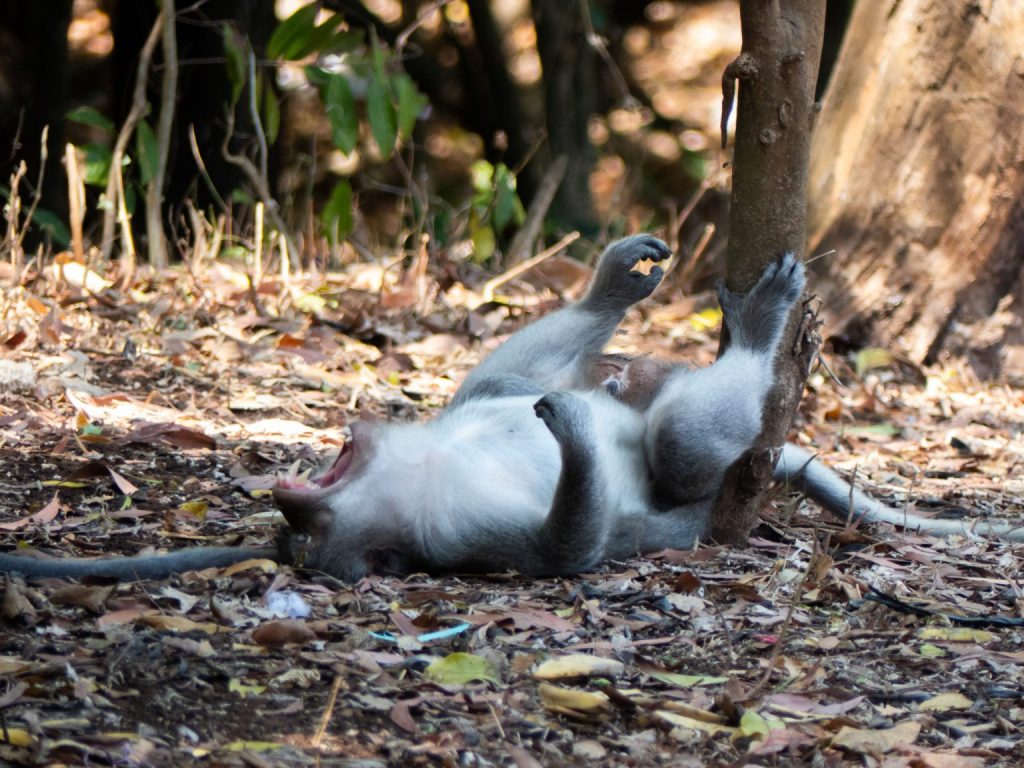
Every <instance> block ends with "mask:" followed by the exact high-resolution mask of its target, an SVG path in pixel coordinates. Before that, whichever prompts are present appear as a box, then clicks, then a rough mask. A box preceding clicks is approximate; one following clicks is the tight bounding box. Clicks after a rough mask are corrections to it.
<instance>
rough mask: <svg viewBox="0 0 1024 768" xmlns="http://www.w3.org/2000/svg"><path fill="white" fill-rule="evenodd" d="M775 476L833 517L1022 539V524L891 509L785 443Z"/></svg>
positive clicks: (935, 531) (938, 533)
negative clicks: (925, 516) (922, 514)
mask: <svg viewBox="0 0 1024 768" xmlns="http://www.w3.org/2000/svg"><path fill="white" fill-rule="evenodd" d="M774 478H775V480H776V481H778V482H784V483H786V484H788V485H789V486H790V487H792V488H795V489H797V490H799V491H801V492H802V493H805V494H806V495H807V497H808V498H810V499H811V500H812V501H814V502H817V503H818V504H820V505H821V506H822V507H823V508H824V509H825V510H826V511H828V512H829V513H830V514H832V515H833V516H834V517H836V518H838V519H840V520H844V521H848V520H855V521H860V522H865V523H887V524H889V525H895V526H898V527H900V528H905V529H906V530H910V531H919V532H921V533H926V534H928V535H930V536H940V537H941V536H952V535H963V536H970V535H971V534H974V535H977V536H989V537H994V538H997V539H1004V540H1006V541H1024V526H1019V525H1011V524H1008V523H990V522H985V521H980V520H970V519H968V520H936V519H932V518H924V517H919V516H917V515H914V514H911V513H909V512H905V511H903V510H900V509H893V508H892V507H889V506H887V505H885V504H882V503H881V502H880V501H876V500H875V499H872V498H871V497H870V496H868V495H867V494H866V493H864V492H863V491H861V490H859V489H858V488H856V487H854V486H853V485H851V484H850V483H848V482H846V481H845V480H843V478H841V477H840V476H839V475H837V474H836V473H835V472H833V471H832V470H831V469H829V468H828V467H826V466H825V465H824V464H822V463H821V462H820V461H818V460H817V459H816V458H815V457H814V456H813V455H812V454H811V453H809V452H807V451H805V450H804V449H803V448H799V447H798V446H795V445H793V444H792V443H786V444H785V445H784V446H783V448H782V456H780V457H779V461H778V463H777V464H776V465H775V474H774Z"/></svg>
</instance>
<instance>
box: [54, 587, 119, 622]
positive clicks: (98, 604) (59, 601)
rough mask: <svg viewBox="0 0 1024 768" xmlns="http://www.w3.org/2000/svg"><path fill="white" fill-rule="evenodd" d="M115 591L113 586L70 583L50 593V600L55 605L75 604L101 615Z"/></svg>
mask: <svg viewBox="0 0 1024 768" xmlns="http://www.w3.org/2000/svg"><path fill="white" fill-rule="evenodd" d="M113 592H114V587H112V586H109V587H88V586H85V585H84V584H69V585H68V586H66V587H61V588H60V589H58V590H57V591H56V592H54V593H53V594H52V595H50V602H51V603H53V604H54V605H75V606H78V607H79V608H85V609H86V610H87V611H89V612H90V613H95V614H96V615H100V614H101V613H103V611H104V610H105V609H106V606H107V599H108V598H109V597H110V595H111V594H113Z"/></svg>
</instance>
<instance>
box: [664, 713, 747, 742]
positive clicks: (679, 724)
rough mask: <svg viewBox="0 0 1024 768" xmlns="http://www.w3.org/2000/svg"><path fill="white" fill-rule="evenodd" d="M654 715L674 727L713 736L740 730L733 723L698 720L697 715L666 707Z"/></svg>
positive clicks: (731, 733)
mask: <svg viewBox="0 0 1024 768" xmlns="http://www.w3.org/2000/svg"><path fill="white" fill-rule="evenodd" d="M654 715H655V717H657V718H659V719H661V720H663V721H665V722H666V723H668V724H669V725H671V726H673V727H674V728H689V729H690V730H691V731H701V732H703V733H707V734H710V735H712V736H714V735H715V734H717V733H727V734H729V735H733V734H735V733H737V732H738V730H739V729H737V728H734V727H732V726H731V725H721V724H719V723H712V722H708V721H707V720H698V719H697V718H695V717H688V716H687V715H680V714H677V713H675V712H668V711H666V710H664V709H659V710H657V711H656V712H655V713H654Z"/></svg>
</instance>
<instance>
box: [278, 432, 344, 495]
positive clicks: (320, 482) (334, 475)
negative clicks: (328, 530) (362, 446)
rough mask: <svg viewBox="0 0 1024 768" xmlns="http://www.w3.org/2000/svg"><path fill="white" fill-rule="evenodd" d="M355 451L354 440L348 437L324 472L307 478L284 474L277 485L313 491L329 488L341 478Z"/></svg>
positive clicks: (292, 489) (283, 487) (286, 488)
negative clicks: (336, 456)
mask: <svg viewBox="0 0 1024 768" xmlns="http://www.w3.org/2000/svg"><path fill="white" fill-rule="evenodd" d="M355 452H356V447H355V440H354V439H352V438H349V440H348V441H347V442H346V443H345V445H343V446H342V447H341V453H339V454H338V458H336V459H335V460H334V463H333V464H332V465H331V467H330V469H328V470H327V471H326V472H324V473H323V474H321V475H317V476H316V477H309V478H306V477H303V476H302V475H286V476H284V477H280V478H278V480H277V487H278V488H282V489H285V490H289V491H314V490H317V489H321V488H330V487H331V486H332V485H334V484H335V483H338V482H339V481H340V480H341V478H342V475H344V474H345V470H347V469H348V468H349V465H350V464H351V463H352V457H353V456H355Z"/></svg>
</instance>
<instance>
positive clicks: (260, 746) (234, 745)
mask: <svg viewBox="0 0 1024 768" xmlns="http://www.w3.org/2000/svg"><path fill="white" fill-rule="evenodd" d="M282 746H284V745H283V744H275V743H274V742H272V741H230V742H228V743H227V744H225V745H224V746H223V749H225V750H227V751H228V752H241V751H242V750H245V751H246V752H270V751H271V750H273V749H281V747H282Z"/></svg>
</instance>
